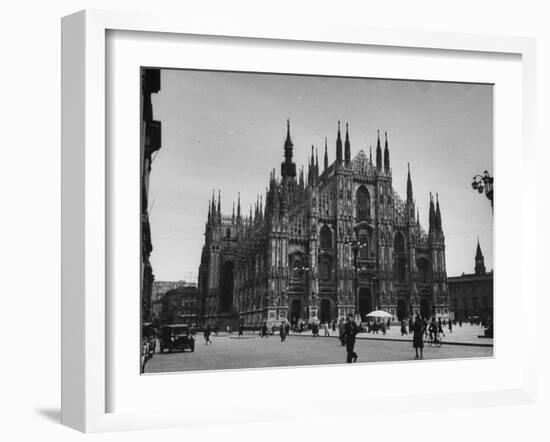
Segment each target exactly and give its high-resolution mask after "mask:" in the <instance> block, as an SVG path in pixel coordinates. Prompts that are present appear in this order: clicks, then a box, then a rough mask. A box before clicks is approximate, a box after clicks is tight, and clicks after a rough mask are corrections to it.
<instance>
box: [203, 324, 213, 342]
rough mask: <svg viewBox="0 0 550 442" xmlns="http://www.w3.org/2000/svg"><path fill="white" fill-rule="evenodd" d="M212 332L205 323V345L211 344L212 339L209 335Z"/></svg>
mask: <svg viewBox="0 0 550 442" xmlns="http://www.w3.org/2000/svg"><path fill="white" fill-rule="evenodd" d="M211 334H212V330H210V326H209V325H207V326H206V328H205V329H204V340H205V345H208V344H212V341H211V340H210V335H211Z"/></svg>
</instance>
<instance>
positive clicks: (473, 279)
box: [448, 240, 493, 321]
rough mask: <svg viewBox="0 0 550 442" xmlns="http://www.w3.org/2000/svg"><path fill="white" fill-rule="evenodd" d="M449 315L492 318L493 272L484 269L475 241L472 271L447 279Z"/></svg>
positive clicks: (480, 253) (481, 255)
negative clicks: (475, 247)
mask: <svg viewBox="0 0 550 442" xmlns="http://www.w3.org/2000/svg"><path fill="white" fill-rule="evenodd" d="M448 285H449V297H450V309H451V316H452V317H454V319H456V320H460V321H468V320H470V319H471V318H477V319H479V320H486V321H487V320H492V319H493V272H492V271H490V272H487V271H486V269H485V258H484V256H483V253H482V251H481V247H480V245H479V240H478V242H477V249H476V255H475V266H474V273H469V274H466V273H463V274H462V275H461V276H452V277H449V279H448Z"/></svg>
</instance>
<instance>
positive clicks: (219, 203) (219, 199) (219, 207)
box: [217, 189, 222, 220]
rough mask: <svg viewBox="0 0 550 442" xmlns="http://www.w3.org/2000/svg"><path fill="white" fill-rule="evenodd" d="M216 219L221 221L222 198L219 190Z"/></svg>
mask: <svg viewBox="0 0 550 442" xmlns="http://www.w3.org/2000/svg"><path fill="white" fill-rule="evenodd" d="M217 215H218V219H219V220H221V219H222V197H221V192H220V189H218V213H217Z"/></svg>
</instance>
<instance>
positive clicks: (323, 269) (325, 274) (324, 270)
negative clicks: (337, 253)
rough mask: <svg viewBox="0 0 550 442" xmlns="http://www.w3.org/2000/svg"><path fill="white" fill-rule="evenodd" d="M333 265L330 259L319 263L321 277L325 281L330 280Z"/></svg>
mask: <svg viewBox="0 0 550 442" xmlns="http://www.w3.org/2000/svg"><path fill="white" fill-rule="evenodd" d="M330 273H331V266H330V261H329V260H328V259H324V260H322V261H321V263H320V264H319V277H320V278H321V280H323V281H328V280H330Z"/></svg>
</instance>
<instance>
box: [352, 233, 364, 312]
mask: <svg viewBox="0 0 550 442" xmlns="http://www.w3.org/2000/svg"><path fill="white" fill-rule="evenodd" d="M348 244H349V246H350V247H351V250H352V251H353V269H354V271H355V278H354V286H355V316H356V317H357V316H359V318H361V314H360V312H359V287H358V286H359V283H358V280H357V270H358V269H357V255H358V254H359V250H360V249H361V248H363V247H367V246H368V243H367V242H366V241H365V240H363V239H361V238H359V239H357V238H353V239H351V240H350V241H349V242H348ZM361 319H362V318H361ZM361 319H360V321H359V322H361Z"/></svg>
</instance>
